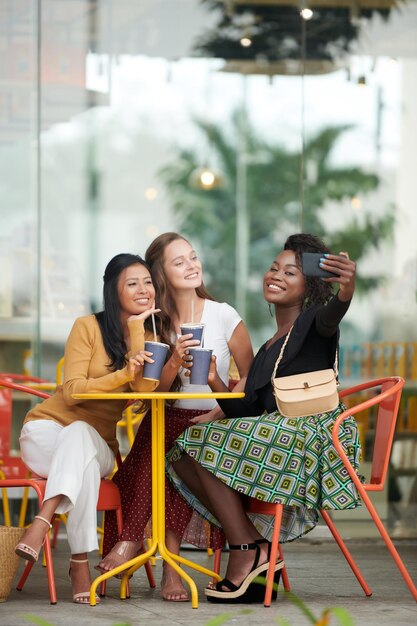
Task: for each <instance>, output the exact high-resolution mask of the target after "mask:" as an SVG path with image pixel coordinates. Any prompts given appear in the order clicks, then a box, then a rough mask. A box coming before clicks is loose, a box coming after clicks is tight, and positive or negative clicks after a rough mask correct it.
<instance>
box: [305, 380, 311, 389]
mask: <svg viewBox="0 0 417 626" xmlns="http://www.w3.org/2000/svg"><path fill="white" fill-rule="evenodd" d="M309 387H310V385H309V384H308V382H307V381H305V383H304V389H309Z"/></svg>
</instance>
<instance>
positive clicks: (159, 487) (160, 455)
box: [73, 391, 245, 609]
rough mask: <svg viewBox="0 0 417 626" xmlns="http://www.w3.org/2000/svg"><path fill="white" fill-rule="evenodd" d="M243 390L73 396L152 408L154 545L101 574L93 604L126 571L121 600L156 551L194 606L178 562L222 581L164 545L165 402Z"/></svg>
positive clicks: (93, 587) (194, 595) (188, 579)
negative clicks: (178, 578) (99, 592)
mask: <svg viewBox="0 0 417 626" xmlns="http://www.w3.org/2000/svg"><path fill="white" fill-rule="evenodd" d="M244 395H245V394H244V393H242V392H239V393H237V392H221V393H220V392H219V393H216V392H212V393H181V392H173V391H166V392H165V391H161V392H158V391H153V392H146V393H145V392H140V391H132V392H114V393H76V394H74V395H73V397H74V398H76V399H78V400H105V399H107V400H126V402H128V401H129V400H150V401H151V411H152V540H151V545H150V547H149V548H148V550H146V552H144V553H143V554H140V555H139V556H137V557H135V558H134V559H131V560H130V561H127V562H126V563H123V564H122V565H119V566H118V567H115V568H114V569H112V570H110V571H109V572H106V573H105V574H101V575H100V576H98V577H97V578H96V579H95V580H94V581H93V582H92V584H91V588H90V605H91V606H95V604H96V590H97V587H98V586H99V585H100V583H101V582H102V581H104V580H107V579H108V578H111V577H112V576H115V575H116V574H120V573H123V572H124V575H123V578H122V583H121V587H120V597H121V599H125V598H126V586H127V581H128V580H129V577H130V575H131V574H133V572H135V571H136V570H137V569H138V568H139V567H141V566H142V565H143V564H144V563H146V561H148V560H149V558H150V557H151V556H153V555H154V554H155V553H156V552H159V554H160V556H161V558H162V559H163V560H164V561H166V562H167V563H169V564H170V565H171V567H173V568H174V569H175V570H176V571H177V572H178V573H179V575H180V576H181V577H182V578H183V579H184V580H185V581H186V582H187V583H188V585H189V587H190V591H191V606H192V608H193V609H196V608H198V592H197V587H196V584H195V582H194V581H193V579H192V578H191V576H189V575H188V574H187V573H186V572H185V571H184V570H183V569H182V568H181V567H180V566H179V565H178V563H182V564H183V565H187V566H188V567H190V568H192V569H195V570H197V571H199V572H201V573H202V574H206V575H207V576H209V577H211V578H215V579H217V580H220V576H219V575H218V574H216V573H215V572H213V571H211V570H209V569H207V568H205V567H202V566H201V565H198V564H197V563H193V562H192V561H189V560H188V559H184V558H183V557H182V556H179V555H177V554H173V553H172V552H169V550H168V548H167V547H166V544H165V401H166V400H180V399H181V400H197V399H198V400H200V399H207V398H208V399H216V400H217V399H226V400H227V399H232V398H243V397H244Z"/></svg>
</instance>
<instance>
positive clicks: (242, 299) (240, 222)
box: [235, 76, 250, 319]
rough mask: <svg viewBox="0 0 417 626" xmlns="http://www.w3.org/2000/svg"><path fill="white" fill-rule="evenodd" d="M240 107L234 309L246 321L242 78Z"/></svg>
mask: <svg viewBox="0 0 417 626" xmlns="http://www.w3.org/2000/svg"><path fill="white" fill-rule="evenodd" d="M242 81H243V82H242V88H243V89H242V91H243V93H242V107H241V111H240V115H239V123H238V140H237V154H236V254H235V259H236V291H235V302H236V308H237V310H238V311H239V313H240V315H241V316H242V318H243V319H246V311H247V302H246V295H247V292H246V287H247V283H248V276H249V224H250V220H249V211H248V202H247V200H248V199H247V145H246V125H247V110H246V109H247V85H246V76H242Z"/></svg>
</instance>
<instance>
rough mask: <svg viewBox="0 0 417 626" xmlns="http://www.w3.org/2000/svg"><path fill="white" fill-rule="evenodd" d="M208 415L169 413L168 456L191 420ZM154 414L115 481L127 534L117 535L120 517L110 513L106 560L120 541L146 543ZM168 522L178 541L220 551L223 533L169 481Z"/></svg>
mask: <svg viewBox="0 0 417 626" xmlns="http://www.w3.org/2000/svg"><path fill="white" fill-rule="evenodd" d="M204 413H207V411H197V410H194V409H176V408H175V407H171V406H166V409H165V451H166V452H168V451H169V450H171V448H172V447H173V445H174V442H175V440H176V439H177V437H179V435H180V434H181V433H182V432H183V431H184V430H185V429H186V428H188V427H189V426H190V425H191V423H190V419H191V418H193V417H196V416H197V415H203V414H204ZM151 434H152V433H151V411H150V410H149V411H148V412H147V414H146V415H145V417H144V418H143V420H142V422H141V424H140V426H139V429H138V432H137V433H136V437H135V441H134V442H133V446H132V449H131V450H130V452H129V454H128V455H127V457H126V458H125V460H124V461H123V464H122V465H121V467H120V468H119V469H118V471H117V472H116V474H115V475H114V477H113V480H114V482H115V483H116V485H117V486H118V487H119V490H120V494H121V498H122V511H123V532H122V534H121V535H120V536H119V535H118V534H117V525H116V515H115V513H114V511H107V512H106V517H105V524H104V544H103V556H105V555H106V554H108V552H110V550H111V549H112V547H113V546H114V544H115V543H117V541H142V540H143V538H144V537H145V536H146V534H147V526H148V522H149V521H150V518H151V513H152V458H151V455H152V443H151V442H152V439H151ZM165 522H166V527H167V528H169V529H170V530H172V531H173V532H174V533H175V534H176V535H177V537H181V538H182V540H183V541H186V542H188V543H191V544H193V545H195V546H197V547H199V548H207V547H209V546H210V547H212V548H214V549H216V548H220V547H222V546H223V544H224V535H223V533H222V531H221V530H220V529H219V528H218V527H216V526H213V525H211V524H209V523H208V522H207V521H206V520H204V519H203V518H202V517H201V516H200V515H198V514H197V513H196V511H194V509H192V508H191V507H190V506H189V505H188V504H187V502H186V501H185V500H184V498H183V497H182V496H181V495H180V493H179V492H178V491H177V489H176V488H175V487H174V486H173V484H172V483H171V481H170V480H169V479H168V478H167V480H166V481H165Z"/></svg>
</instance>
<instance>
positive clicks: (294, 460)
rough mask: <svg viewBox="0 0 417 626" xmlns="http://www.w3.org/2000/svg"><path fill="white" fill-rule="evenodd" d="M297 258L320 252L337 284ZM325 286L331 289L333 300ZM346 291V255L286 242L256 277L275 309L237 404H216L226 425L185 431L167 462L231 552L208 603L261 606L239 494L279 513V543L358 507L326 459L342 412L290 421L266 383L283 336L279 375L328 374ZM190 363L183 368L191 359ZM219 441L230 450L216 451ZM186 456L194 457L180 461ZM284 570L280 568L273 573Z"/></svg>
mask: <svg viewBox="0 0 417 626" xmlns="http://www.w3.org/2000/svg"><path fill="white" fill-rule="evenodd" d="M303 252H320V253H321V254H322V260H321V266H322V268H324V269H326V270H329V271H331V272H334V273H335V274H337V276H335V277H331V278H324V279H319V278H312V277H306V276H304V274H303V272H302V268H301V255H302V253H303ZM332 284H336V285H338V291H337V293H336V294H335V295H333V296H332ZM354 289H355V263H354V262H353V261H351V260H350V259H349V256H348V254H347V253H346V252H341V253H340V254H338V255H335V254H331V253H330V251H329V250H328V249H327V248H326V246H325V245H324V244H323V242H322V241H321V240H319V239H318V238H317V237H314V236H312V235H308V234H298V235H293V236H291V237H289V238H288V240H287V242H286V244H285V247H284V250H283V251H282V252H280V253H279V254H278V255H277V257H276V258H275V259H274V261H273V262H272V264H271V266H270V269H269V270H267V272H266V273H265V275H264V279H263V295H264V298H265V300H266V302H267V303H268V305H270V306H273V307H274V310H275V319H276V330H275V332H274V334H273V335H272V337H271V338H270V339H269V340H268V341H267V342H266V343H265V344H264V345H263V346H262V347H261V348H260V350H259V352H258V354H257V355H256V357H255V359H254V361H253V363H252V366H251V369H250V371H249V374H248V377H247V381H246V386H245V394H246V395H245V398H244V399H242V400H239V399H235V400H223V401H219V404H220V405H221V408H222V409H223V411H224V412H225V415H226V419H224V420H222V421H220V422H215V423H212V424H207V425H203V426H201V427H200V429H201V432H196V427H194V428H193V429H188V430H187V431H185V432H184V433H183V434H182V435H181V437H179V438H178V439H177V442H176V445H175V446H174V448H173V450H171V452H170V453H169V454H168V459H169V460H170V461H171V464H172V467H173V469H174V472H175V474H176V475H177V477H178V476H179V477H180V479H181V481H182V483H179V485H178V482H177V483H176V484H177V487H178V488H179V489H180V491H181V493H182V494H183V495H184V497H185V498H187V496H188V494H189V491H191V492H192V493H193V494H194V495H195V496H196V497H197V498H198V500H200V503H198V502H197V503H196V502H195V499H193V500H191V499H190V502H192V503H193V506H194V507H195V508H196V510H197V511H198V512H199V513H200V514H201V515H204V516H205V517H206V518H207V519H211V517H210V515H211V516H214V518H215V519H216V520H218V523H220V525H221V527H222V528H223V530H224V533H225V535H226V538H227V540H228V543H229V547H230V546H231V547H232V549H231V550H230V554H229V560H228V564H227V570H226V576H225V579H224V580H223V581H221V582H220V583H217V584H216V585H209V587H208V588H207V589H206V595H207V598H208V600H210V601H213V602H250V601H255V602H260V601H262V599H263V593H264V590H262V586H260V585H256V583H254V582H253V578H254V575H255V574H257V575H259V574H261V575H266V569H267V563H268V555H269V550H270V547H269V544H268V541H267V539H265V537H264V535H263V534H261V532H259V530H258V528H256V527H255V525H254V523H253V521H252V520H251V519H250V518H249V517H248V516H247V514H246V512H245V508H244V498H242V495H245V496H249V497H257V498H261V499H264V500H266V501H271V502H277V501H278V502H282V503H283V504H284V505H285V506H284V513H285V515H284V522H283V528H282V534H281V541H286V540H292V539H295V538H297V537H299V536H300V535H301V534H303V533H305V532H308V530H311V528H312V527H314V525H315V524H316V522H317V509H319V508H335V509H337V508H354V507H355V506H358V504H359V501H358V497H357V494H356V490H355V488H354V485H353V484H352V482H351V481H350V479H349V477H346V476H343V472H341V475H339V472H340V470H343V467H339V466H338V465H337V463H341V462H340V459H339V461H338V462H335V460H334V459H335V458H338V457H337V455H336V454H334V453H333V450H334V448H333V443H332V440H331V427H332V424H333V423H334V420H335V419H336V417H337V415H339V414H340V412H341V411H342V410H343V405H341V404H340V405H339V406H338V407H337V408H336V409H335V410H334V411H331V412H328V413H323V414H317V415H312V416H305V417H304V418H299V419H297V420H288V419H287V418H285V417H284V416H282V415H281V414H280V413H279V411H278V410H277V406H276V402H275V398H274V396H273V391H272V384H271V375H272V373H273V371H274V366H275V362H276V360H277V358H278V354H279V353H280V350H281V347H282V346H283V343H284V340H285V338H286V336H287V334H288V333H289V332H290V329H291V328H293V330H292V336H291V337H290V339H289V342H288V345H287V347H286V348H285V351H284V358H283V359H282V362H281V363H280V366H279V375H280V376H286V375H292V374H299V373H302V372H309V371H316V370H321V369H327V368H331V367H333V364H334V360H335V354H336V350H337V346H338V335H339V331H338V326H339V323H340V321H341V320H342V318H343V316H344V315H345V313H346V311H347V309H348V307H349V303H350V301H351V298H352V296H353V293H354ZM188 359H190V363H191V357H188ZM209 384H210V387H211V388H212V389H213V390H214V391H226V390H227V388H226V386H225V385H224V384H223V382H222V381H221V380H220V379H219V377H218V375H217V371H216V367H215V359H213V360H212V367H211V371H210V376H209ZM228 418H230V419H228ZM348 422H349V423H345V427H344V431H343V437H344V441H345V445H346V450H347V451H348V454H349V456H350V458H351V460H352V461H353V462H354V465H355V466H356V467H357V466H358V464H359V456H360V446H359V439H358V433H357V429H356V423H355V420H354V419H353V418H351V419H350V420H349V421H348ZM232 439H233V441H235V444H234V445H235V446H236V451H234V450H233V446H232V444H231V442H232ZM224 441H225V442H228V444H227V445H224V444H223V443H222V442H224ZM208 448H209V449H212V450H215V454H216V455H217V456H216V458H218V459H221V467H220V466H218V465H216V464H215V463H214V462H213V461H212V460H210V459H209V460H207V458H208V457H209V455H205V454H204V451H205V450H207V449H208ZM191 449H192V457H191V456H190V455H189V454H188V451H189V450H191ZM330 467H331V471H332V477H333V479H334V480H335V482H336V483H337V492H338V496H337V497H336V496H335V495H334V494H333V493H329V489H330V488H329V487H328V485H327V484H326V481H325V480H324V478H323V477H322V474H321V469H322V470H323V472H324V469H323V468H327V469H329V468H330ZM320 468H321V469H320ZM337 470H339V472H337ZM171 474H172V471H171ZM246 476H247V478H246ZM284 485H285V486H284ZM289 485H291V487H289ZM312 494H315V495H314V496H313V495H312ZM341 495H342V496H343V497H340V496H341ZM295 522H296V523H295ZM286 526H287V527H286ZM265 534H266V533H265ZM282 566H283V563H282V562H278V563H277V564H276V571H277V572H278V571H279V570H280V569H281V568H282ZM255 570H256V571H255Z"/></svg>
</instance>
